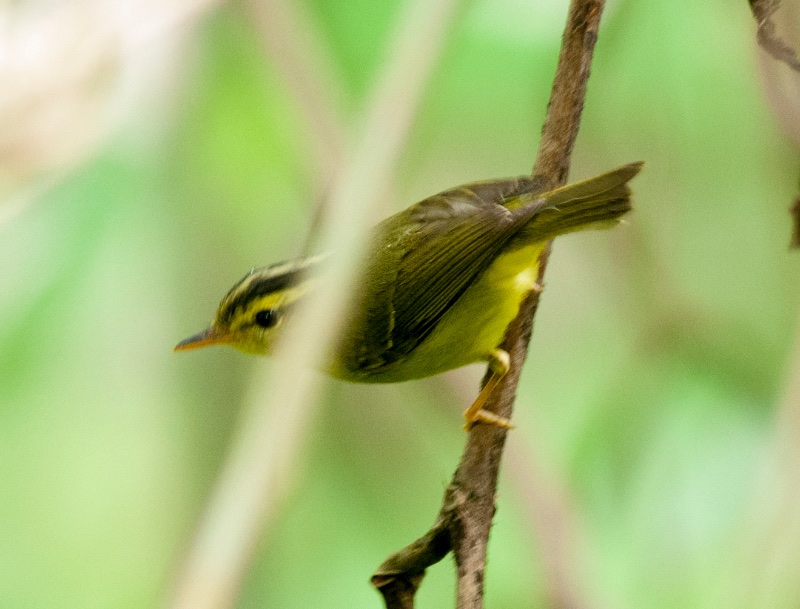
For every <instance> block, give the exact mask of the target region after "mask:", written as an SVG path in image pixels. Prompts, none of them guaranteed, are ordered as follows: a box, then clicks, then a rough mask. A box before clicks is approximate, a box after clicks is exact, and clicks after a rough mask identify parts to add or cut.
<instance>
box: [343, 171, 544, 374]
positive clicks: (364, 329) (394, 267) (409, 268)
mask: <svg viewBox="0 0 800 609" xmlns="http://www.w3.org/2000/svg"><path fill="white" fill-rule="evenodd" d="M528 183H529V182H528V181H526V180H524V179H523V180H519V179H514V180H502V181H497V182H495V183H494V184H495V185H492V184H490V183H486V182H482V183H478V184H475V185H467V186H462V187H459V188H456V189H453V190H449V191H445V192H443V193H441V194H439V195H435V196H433V197H430V198H428V199H425V200H424V201H422V202H420V203H417V204H416V205H414V206H413V207H411V208H409V209H408V210H406V211H405V212H402V213H401V214H398V215H397V216H393V217H391V218H389V219H388V220H386V221H384V222H383V223H381V224H380V225H378V227H377V232H376V235H375V239H374V241H373V245H372V247H371V248H370V250H369V251H370V259H369V261H368V264H367V270H366V275H367V276H366V277H365V281H364V282H362V284H361V285H362V286H364V287H363V290H364V291H363V292H362V294H361V295H360V298H359V300H360V303H359V304H358V305H357V307H356V313H355V315H356V317H357V318H356V319H354V322H353V323H352V324H351V329H352V331H353V333H352V334H351V336H350V338H351V340H352V342H351V346H350V348H349V349H348V350H347V351H348V352H349V353H350V354H352V356H355V357H356V360H357V361H351V363H350V365H351V366H355V368H356V369H358V370H362V371H367V370H374V369H378V368H381V367H384V366H387V365H390V364H391V363H392V362H394V361H396V360H397V359H400V358H401V357H403V356H405V355H408V354H409V353H411V352H412V351H413V350H414V349H415V348H416V347H417V345H419V344H420V343H421V342H422V341H423V340H424V339H425V337H426V336H427V335H428V334H429V333H430V332H431V331H432V330H433V329H434V328H435V327H436V324H437V323H438V322H439V320H440V319H441V317H442V315H444V313H445V312H446V311H447V310H449V309H450V307H451V306H452V305H453V303H455V301H456V300H458V298H459V297H460V296H461V295H462V294H463V293H464V292H465V291H466V290H467V288H468V287H469V286H470V285H471V284H472V283H473V281H475V279H476V278H477V277H478V276H479V275H480V273H481V272H482V271H483V270H485V269H486V267H488V266H489V264H491V262H492V261H493V260H494V259H495V257H496V256H497V254H498V253H499V252H500V251H501V250H502V249H503V247H504V246H505V245H506V243H507V242H508V241H509V239H510V238H511V237H512V236H513V235H514V233H516V232H517V231H518V230H519V228H520V227H521V226H523V225H524V224H525V223H526V222H527V221H528V220H529V219H530V214H531V213H532V212H533V211H535V209H531V211H529V210H528V208H525V209H524V210H516V211H513V212H512V211H509V210H508V209H506V208H505V207H503V206H502V205H501V204H498V203H499V202H504V201H505V200H506V199H507V198H508V197H512V196H514V195H515V194H518V192H519V190H520V189H522V188H524V187H526V186H528ZM515 191H516V192H515ZM498 193H499V194H498ZM356 346H357V347H358V348H356Z"/></svg>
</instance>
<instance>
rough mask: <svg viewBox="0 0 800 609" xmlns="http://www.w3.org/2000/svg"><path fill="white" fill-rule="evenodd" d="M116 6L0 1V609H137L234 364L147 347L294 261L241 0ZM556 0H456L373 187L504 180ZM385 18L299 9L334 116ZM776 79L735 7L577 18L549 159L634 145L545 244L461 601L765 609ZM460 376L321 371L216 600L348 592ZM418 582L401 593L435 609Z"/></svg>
mask: <svg viewBox="0 0 800 609" xmlns="http://www.w3.org/2000/svg"><path fill="white" fill-rule="evenodd" d="M298 2H299V0H298ZM121 4H122V3H114V2H95V3H88V2H86V3H80V2H76V3H72V4H70V3H64V2H39V3H32V2H17V3H10V4H8V5H5V6H4V7H2V8H0V16H1V17H2V20H3V23H4V24H6V25H9V26H10V27H8V28H5V29H4V32H5V34H4V36H6V37H7V42H8V43H9V44H8V45H7V49H8V50H9V54H7V55H6V56H5V58H4V59H3V62H4V63H0V70H3V74H4V76H3V81H4V82H5V83H6V86H4V87H3V89H4V91H3V92H2V94H0V95H2V97H1V98H0V99H1V100H2V102H3V103H2V104H0V120H1V121H2V129H0V131H2V135H0V193H1V194H2V196H3V198H4V202H3V203H2V204H1V205H0V321H2V323H0V607H3V608H12V609H16V608H20V609H23V608H25V609H27V608H32V609H40V608H41V609H45V608H47V609H50V608H70V609H71V608H76V609H77V608H80V609H94V608H106V607H115V608H134V607H136V608H139V607H157V606H162V605H163V603H164V602H165V599H166V598H167V597H168V591H169V590H170V588H171V586H172V585H173V578H174V575H175V573H176V571H177V570H178V566H177V565H178V563H179V561H180V560H181V558H182V557H183V555H184V553H185V551H186V548H187V547H188V545H189V543H190V539H191V536H192V532H193V530H194V526H195V524H196V522H197V520H198V518H199V517H200V515H201V514H202V513H203V506H204V502H205V501H206V500H207V499H208V497H209V495H210V493H211V491H212V488H213V485H214V482H215V480H216V478H217V475H218V474H219V472H220V470H221V468H222V464H223V462H224V459H225V457H226V455H227V454H228V450H229V448H230V446H231V442H232V439H233V437H234V436H235V430H236V426H237V422H238V421H240V415H241V414H242V411H243V407H244V404H245V403H246V402H247V400H248V395H249V394H250V389H251V387H252V383H253V381H252V375H253V374H254V372H256V371H258V370H260V369H261V368H260V367H259V366H260V364H259V362H258V361H256V360H254V359H252V358H248V357H246V356H243V355H241V354H239V353H236V352H234V351H232V350H225V349H215V350H207V351H202V352H197V353H192V354H189V355H184V356H176V355H173V354H172V353H171V347H172V346H173V345H174V344H175V343H176V342H177V341H178V340H179V339H181V338H183V337H184V336H186V335H188V334H190V333H192V332H195V331H197V330H199V329H200V328H201V327H203V326H204V324H205V323H206V322H207V321H208V320H209V318H210V317H211V316H212V314H213V311H214V309H215V307H216V304H217V302H218V300H219V298H220V297H221V296H222V294H223V293H224V292H225V291H226V290H227V289H228V288H229V287H230V285H232V284H233V282H234V281H236V280H237V279H238V278H240V277H241V275H243V274H244V272H246V271H247V270H248V269H250V268H251V267H253V266H260V265H263V264H266V263H269V262H272V261H275V260H278V259H282V258H288V257H292V256H295V255H297V254H298V253H299V252H300V250H301V248H302V244H303V243H304V241H305V238H306V234H307V232H308V228H309V225H310V222H311V220H310V218H311V215H312V212H313V209H314V206H315V204H316V200H317V198H318V197H319V193H320V188H323V189H324V186H325V185H324V183H323V184H321V183H320V179H319V178H318V177H316V175H315V174H316V173H317V172H318V171H319V167H318V166H317V165H316V164H315V161H314V160H313V159H314V156H315V152H314V150H315V146H316V145H317V144H315V133H314V128H313V126H311V127H310V126H309V125H308V123H307V122H306V121H305V119H304V117H303V114H302V112H300V111H298V108H299V107H301V106H302V103H300V102H298V100H297V99H296V98H294V97H293V93H292V88H291V86H289V85H288V84H287V82H286V76H285V72H284V73H282V72H281V71H280V70H278V69H276V66H279V65H280V64H281V61H282V58H281V57H276V56H274V55H270V53H269V52H268V51H265V48H269V45H267V46H266V47H265V45H264V40H263V37H264V36H265V34H264V31H263V29H261V28H259V27H258V26H257V24H256V23H257V20H256V19H255V18H254V14H255V9H254V6H255V5H256V4H257V3H254V2H253V3H249V4H247V3H231V4H225V5H221V6H220V5H209V4H208V3H200V2H196V3H191V2H186V1H184V2H176V3H160V4H159V3H151V4H148V3H142V4H140V5H138V6H136V7H131V6H125V7H123V6H122V5H121ZM566 4H567V3H566V1H565V0H535V1H534V0H530V1H523V0H474V1H473V2H471V3H468V5H467V7H466V8H465V10H464V11H463V12H462V14H461V15H460V17H459V19H458V21H457V22H456V23H455V24H454V27H453V29H452V35H451V37H450V39H449V40H448V43H447V44H446V46H445V49H444V52H443V55H442V57H441V58H440V60H439V63H438V67H437V69H436V72H435V74H434V76H433V80H432V82H431V85H430V87H429V88H428V89H427V92H426V93H425V95H424V98H423V102H422V106H421V109H420V113H419V116H418V118H417V120H416V122H415V126H414V128H413V131H412V133H411V134H410V138H409V142H408V146H407V148H406V150H405V152H404V154H403V157H402V161H401V164H400V166H399V167H398V169H397V172H396V176H397V178H396V181H395V183H394V184H392V185H388V186H387V190H389V191H391V199H392V200H393V201H395V202H396V205H397V207H398V209H399V208H401V207H403V206H405V205H408V204H410V203H412V202H414V201H416V200H418V199H420V198H423V197H424V196H427V195H429V194H432V193H434V192H436V191H438V190H441V189H444V188H447V187H450V186H453V185H455V184H458V183H461V182H465V181H470V180H474V179H482V178H490V177H500V176H507V175H515V174H524V173H527V172H528V171H530V167H531V165H532V162H533V159H534V156H535V151H536V148H537V144H538V134H539V131H540V125H541V123H542V120H543V117H544V112H545V109H546V104H547V99H548V95H549V90H550V85H551V79H552V74H553V71H554V67H555V61H556V57H557V53H558V48H559V42H560V36H561V31H562V27H563V22H564V19H565V15H566ZM784 4H785V5H786V6H784V7H783V9H782V10H783V13H782V14H781V18H782V19H785V23H788V24H789V26H791V23H792V19H794V24H795V25H797V24H798V23H800V12H798V9H797V5H796V4H794V3H793V2H784ZM400 7H401V3H400V2H398V1H394V0H378V1H376V0H347V1H340V2H335V1H332V0H307V1H305V2H303V4H302V8H304V9H305V11H306V12H307V13H308V15H307V16H308V17H309V18H310V19H311V21H312V22H313V24H314V25H315V26H316V27H317V28H318V31H317V33H316V37H315V39H316V40H317V43H318V44H319V48H320V49H322V51H323V53H324V57H325V58H326V60H327V62H329V65H331V66H333V71H332V72H331V73H330V74H328V76H329V77H330V80H328V81H326V83H327V84H326V85H325V86H330V83H333V86H334V87H335V88H336V91H334V90H331V91H330V96H331V99H332V100H336V103H338V104H339V106H337V111H338V112H340V113H341V115H342V116H343V117H344V118H343V120H344V122H345V124H349V123H353V122H354V121H356V119H357V118H358V117H359V113H360V112H362V111H363V109H364V104H365V102H366V99H367V97H368V93H369V91H370V89H371V87H372V85H373V83H374V82H375V80H376V78H377V75H378V72H379V71H380V69H381V66H382V62H383V59H384V52H383V49H385V48H386V44H387V39H388V38H389V35H390V32H391V31H392V27H393V23H394V22H395V20H396V18H397V15H398V13H399V10H400ZM782 23H783V22H782ZM782 31H783V30H782ZM796 32H797V30H795V34H796ZM783 33H784V34H785V35H786V36H787V39H788V40H790V41H792V42H794V43H797V42H800V35H794V36H792V29H791V27H788V26H787V28H786V29H785V31H783ZM795 77H796V75H795ZM792 78H793V76H792V75H791V74H790V73H789V71H788V70H787V69H785V68H783V67H782V66H777V65H776V64H774V62H772V61H771V60H769V59H766V58H765V57H764V56H762V54H761V53H760V52H759V51H758V50H757V47H756V44H755V24H754V22H753V19H752V16H751V14H750V12H749V9H748V6H747V3H746V2H744V1H743V0H742V1H740V2H737V3H732V2H729V1H728V0H707V1H705V2H692V1H683V2H667V3H665V2H658V1H655V0H651V1H648V2H634V1H633V0H619V1H617V2H613V3H610V4H609V6H608V9H607V11H606V14H605V16H604V23H603V28H602V30H601V34H600V39H599V43H598V46H597V50H596V57H595V62H594V66H593V71H592V78H591V80H590V83H589V92H588V97H587V106H586V110H585V113H584V116H583V126H582V131H581V134H580V136H579V139H578V143H577V147H576V150H575V154H574V159H573V165H572V178H574V179H578V178H585V177H589V176H591V175H593V174H595V173H598V172H601V171H605V170H607V169H610V168H612V167H614V166H616V165H619V164H622V163H626V162H630V161H635V160H645V161H646V162H647V167H646V171H645V172H644V173H643V174H642V175H641V176H640V177H639V178H637V180H636V182H635V197H636V198H635V206H636V211H635V214H633V215H632V216H631V218H630V219H629V221H628V223H627V224H626V225H624V226H621V227H619V228H617V229H615V230H614V231H611V232H596V233H590V234H582V235H577V236H569V237H566V238H563V239H560V240H559V241H558V243H557V244H556V246H555V251H554V255H553V257H552V259H551V266H550V268H549V269H548V278H547V290H546V292H545V294H544V297H543V301H542V306H541V307H540V310H539V314H538V318H537V322H536V328H535V332H534V338H533V343H532V351H531V355H530V357H529V360H528V363H527V365H526V369H525V373H524V376H523V380H522V383H521V386H520V391H519V399H518V406H517V410H516V413H515V421H516V424H517V426H518V428H517V429H516V430H515V431H514V432H513V433H512V434H511V436H510V440H509V451H508V455H507V457H508V459H507V461H506V467H505V468H504V470H503V473H502V479H501V488H500V499H499V512H498V515H497V518H496V525H495V527H494V529H493V533H492V540H491V546H490V555H489V565H488V571H487V582H486V583H487V606H489V607H492V608H494V609H500V608H512V607H513V608H519V607H532V608H533V607H535V608H539V607H542V608H544V607H548V608H549V607H565V608H566V607H573V608H580V607H587V608H588V607H607V608H609V609H616V608H628V607H630V608H633V607H636V608H641V607H653V608H661V607H663V608H668V607H669V608H672V607H703V608H705V607H720V608H722V607H762V608H763V607H770V608H772V607H787V608H788V607H796V606H798V604H800V569H797V566H798V565H800V499H799V498H798V497H799V496H800V493H799V492H798V490H800V466H799V465H798V463H800V460H798V459H796V458H795V457H796V455H794V453H793V445H794V444H795V443H796V441H797V440H798V434H797V427H795V425H796V419H798V418H800V417H798V416H797V415H798V414H799V413H800V378H798V377H799V376H800V362H799V361H798V358H799V357H800V351H798V350H797V349H795V341H796V331H797V316H798V313H797V312H798V304H799V303H800V279H799V278H798V273H797V269H798V264H800V263H798V260H797V256H798V255H797V254H795V253H793V252H790V251H789V250H788V243H789V236H790V232H791V229H790V220H789V215H788V213H787V208H788V206H789V204H790V203H791V201H792V199H793V198H794V196H795V195H796V194H797V186H798V174H799V173H800V172H798V149H797V145H798V142H800V134H798V132H797V131H792V128H793V127H792V126H793V125H794V126H796V125H797V124H798V121H800V119H799V118H798V117H799V116H800V96H799V95H798V93H797V91H798V89H797V88H796V84H795V85H792V82H793V81H792ZM795 82H796V81H795ZM792 86H794V87H795V88H794V89H792V88H791V87H792ZM331 103H333V102H331ZM480 375H481V369H480V367H475V368H474V369H471V370H468V371H466V372H459V373H455V374H452V375H446V377H447V378H444V379H441V378H440V379H431V380H427V381H420V382H414V383H407V384H403V385H396V386H379V387H357V386H346V385H343V384H340V383H336V382H334V381H326V383H325V391H324V393H323V395H322V396H320V398H319V399H320V404H319V406H320V407H319V408H317V409H316V410H315V417H314V419H313V421H312V423H311V426H310V428H309V429H308V430H307V433H305V434H304V435H303V436H302V437H301V438H299V439H298V442H300V443H301V445H300V446H299V449H298V454H300V455H301V457H300V458H298V459H297V461H296V465H295V467H294V468H293V469H292V471H291V472H288V473H287V476H288V478H289V480H290V484H289V489H288V492H287V494H286V495H285V498H284V500H283V501H281V502H279V504H278V505H277V506H275V507H274V509H272V510H271V511H270V513H269V514H268V515H267V525H266V532H265V534H264V536H263V537H262V539H261V541H260V543H259V545H258V551H257V553H256V556H255V557H254V562H253V565H252V568H251V569H250V571H249V573H248V575H247V577H246V581H245V584H244V587H243V590H242V593H241V596H240V600H239V604H238V606H239V607H242V608H255V607H280V608H290V607H342V608H350V607H378V606H380V603H381V601H380V600H379V597H378V596H377V594H376V593H375V592H374V591H373V590H372V589H371V588H370V587H369V584H368V578H369V576H370V575H371V573H372V572H373V570H374V569H375V567H377V565H378V564H379V563H380V562H381V561H382V560H383V559H384V558H385V557H386V556H387V555H388V554H389V553H390V552H392V551H394V550H396V549H399V548H400V547H401V546H403V545H405V544H406V543H408V542H409V541H411V540H412V539H414V538H416V537H417V536H418V535H420V534H421V533H423V532H424V531H425V530H426V529H427V527H428V526H429V525H430V524H431V523H432V521H433V518H434V516H435V514H436V512H437V510H438V507H439V504H440V501H441V497H442V494H443V491H444V488H445V486H446V484H447V483H448V481H449V479H450V476H451V474H452V471H453V469H454V468H455V465H456V464H457V462H458V459H459V457H460V451H461V447H462V445H463V442H464V434H463V432H462V431H461V425H460V415H459V411H460V410H461V409H463V408H464V407H465V406H466V405H467V402H468V401H469V396H470V395H473V394H474V392H475V391H476V390H477V385H478V382H479V379H480ZM453 386H459V387H460V390H459V391H455V392H454V391H453V390H452V388H453ZM453 571H454V569H453V567H452V564H451V563H450V562H449V560H447V561H445V562H443V563H441V564H440V565H437V566H436V567H434V568H432V569H431V570H430V571H429V573H428V576H427V578H426V580H425V583H424V584H423V586H422V589H421V591H420V593H419V595H418V599H419V606H421V607H447V606H452V604H453V600H452V599H453V588H454V585H453V583H454V576H453ZM565 599H566V600H565Z"/></svg>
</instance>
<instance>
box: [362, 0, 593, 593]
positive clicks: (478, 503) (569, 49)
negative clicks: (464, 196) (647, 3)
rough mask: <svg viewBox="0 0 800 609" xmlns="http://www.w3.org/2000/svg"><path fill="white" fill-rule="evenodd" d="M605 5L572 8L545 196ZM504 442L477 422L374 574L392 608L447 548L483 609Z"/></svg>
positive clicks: (526, 316)
mask: <svg viewBox="0 0 800 609" xmlns="http://www.w3.org/2000/svg"><path fill="white" fill-rule="evenodd" d="M604 5H605V2H604V0H572V2H571V4H570V10H569V15H568V18H567V25H566V28H565V31H564V35H563V39H562V46H561V53H560V55H559V60H558V67H557V69H556V75H555V79H554V82H553V90H552V93H551V97H550V104H549V107H548V111H547V118H546V119H545V124H544V129H543V131H542V138H541V142H540V145H539V153H538V156H537V159H536V163H535V165H534V169H533V176H534V180H535V181H536V184H537V189H538V190H539V191H540V192H543V191H546V190H549V189H551V188H554V187H557V186H560V185H562V184H564V183H565V182H566V179H567V174H568V172H569V162H570V157H571V153H572V147H573V144H574V142H575V138H576V136H577V134H578V128H579V126H580V117H581V112H582V110H583V103H584V98H585V93H586V83H587V80H588V78H589V68H590V66H591V60H592V54H593V51H594V45H595V42H596V41H597V35H598V29H599V25H600V16H601V14H602V11H603V7H604ZM548 253H549V248H548V249H547V250H546V251H545V253H544V254H543V255H542V259H541V264H540V269H539V283H540V284H542V283H543V278H544V272H545V268H546V265H547V256H548ZM538 303H539V293H538V292H533V293H531V295H530V296H529V297H528V298H527V299H526V300H525V301H524V302H523V304H522V306H521V307H520V312H519V315H518V316H517V318H516V319H515V320H514V321H513V322H512V323H511V325H510V326H509V328H508V330H507V332H506V337H505V340H504V341H503V345H502V347H503V348H504V349H505V350H506V351H508V353H509V354H510V356H511V371H510V373H509V374H508V375H506V377H505V378H504V379H503V382H502V383H501V384H500V385H499V386H498V388H497V389H496V390H495V391H494V392H493V394H492V396H491V399H490V400H489V401H488V402H487V404H486V405H485V408H486V409H487V410H490V411H491V412H494V413H496V414H498V415H500V416H502V417H510V416H511V412H512V408H513V403H514V398H515V395H516V388H517V383H518V382H519V375H520V371H521V369H522V365H523V363H524V361H525V357H526V354H527V349H528V343H529V341H530V336H531V330H532V327H533V317H534V315H535V313H536V308H537V306H538ZM505 438H506V431H505V430H503V429H500V428H498V427H495V426H491V425H476V426H475V427H473V428H472V430H471V431H470V433H469V436H468V439H467V445H466V448H465V450H464V454H463V456H462V458H461V462H460V463H459V466H458V468H457V469H456V472H455V474H454V475H453V480H452V482H451V484H450V486H449V487H448V489H447V491H446V493H445V499H444V504H443V506H442V509H441V510H440V512H439V516H438V518H437V521H436V524H435V525H434V527H433V528H432V529H431V531H430V532H429V533H428V534H427V535H425V536H424V537H422V538H420V539H419V540H417V541H416V542H414V543H413V544H411V545H410V546H407V547H406V548H404V549H403V550H401V551H400V552H398V553H397V554H394V555H392V556H391V557H389V558H388V559H387V560H386V561H385V562H384V563H383V564H382V565H381V566H380V567H379V568H378V570H377V572H376V573H375V575H374V576H373V580H372V581H373V584H374V585H375V586H376V587H377V588H378V590H379V591H380V592H381V593H382V594H383V597H384V602H385V603H386V606H387V608H389V609H396V608H403V609H407V608H409V607H412V606H413V592H414V591H415V590H416V588H417V587H418V586H419V583H420V581H421V579H422V576H423V575H424V572H425V569H426V568H427V567H428V566H430V565H431V564H433V563H434V562H437V561H438V560H441V558H442V557H443V556H444V555H445V554H446V553H447V550H448V549H450V550H452V551H453V554H454V557H455V561H456V565H457V568H458V589H457V607H458V608H459V609H479V608H480V607H482V606H483V588H484V571H485V565H486V547H487V543H488V539H489V531H490V529H491V525H492V520H493V517H494V511H495V494H496V489H497V475H498V471H499V467H500V460H501V457H502V453H503V446H504V443H505ZM433 541H435V542H436V551H435V552H433V551H431V548H430V547H429V546H428V545H427V542H433ZM399 590H403V591H406V594H405V595H404V596H402V603H400V602H398V601H397V598H398V594H397V592H398V591H399ZM408 591H411V592H410V594H409V593H408ZM409 597H410V598H409Z"/></svg>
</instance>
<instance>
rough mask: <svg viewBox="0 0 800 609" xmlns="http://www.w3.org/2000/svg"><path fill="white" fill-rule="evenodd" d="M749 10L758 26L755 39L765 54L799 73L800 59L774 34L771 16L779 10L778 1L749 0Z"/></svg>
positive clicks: (774, 29) (795, 52)
mask: <svg viewBox="0 0 800 609" xmlns="http://www.w3.org/2000/svg"><path fill="white" fill-rule="evenodd" d="M749 2H750V10H752V11H753V16H754V17H755V18H756V23H757V24H758V31H757V33H756V39H757V40H758V44H759V45H760V46H761V48H762V49H764V50H765V51H766V52H767V53H769V54H770V55H772V57H774V58H775V59H777V60H778V61H782V62H783V63H785V64H786V65H788V66H789V67H790V68H792V70H794V71H796V72H800V59H798V58H797V51H795V50H794V49H793V48H792V47H791V46H790V45H788V44H787V43H786V42H784V41H783V39H782V38H780V37H779V36H778V35H777V33H776V27H775V23H774V22H773V21H772V16H773V15H774V14H775V12H776V11H777V10H778V8H780V5H781V2H780V0H749Z"/></svg>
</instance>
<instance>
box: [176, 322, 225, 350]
mask: <svg viewBox="0 0 800 609" xmlns="http://www.w3.org/2000/svg"><path fill="white" fill-rule="evenodd" d="M226 342H228V337H227V336H226V335H225V334H223V333H222V332H220V331H219V330H217V329H216V328H215V327H214V326H211V327H209V328H206V329H205V330H203V331H202V332H198V333H197V334H193V335H192V336H190V337H189V338H185V339H183V340H182V341H181V342H179V343H178V344H177V345H175V348H174V349H173V351H190V350H192V349H199V348H200V347H208V346H209V345H219V344H221V343H226Z"/></svg>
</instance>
